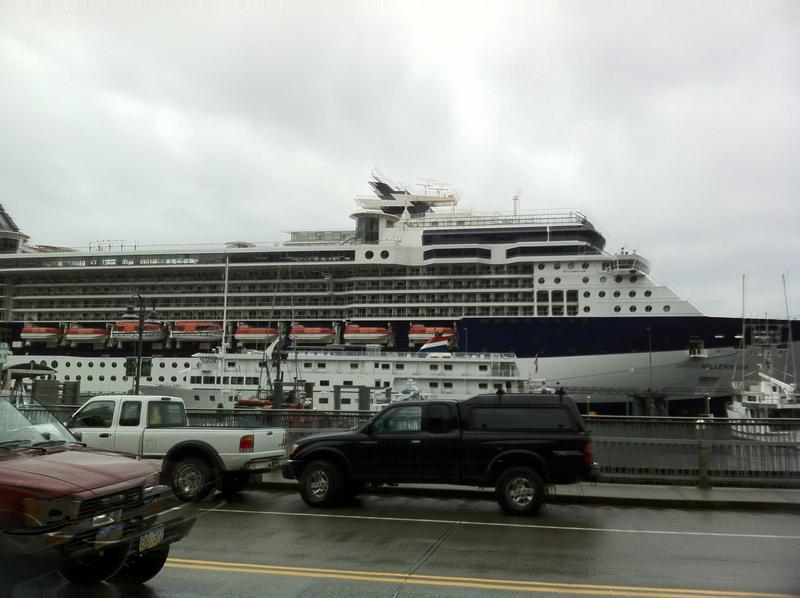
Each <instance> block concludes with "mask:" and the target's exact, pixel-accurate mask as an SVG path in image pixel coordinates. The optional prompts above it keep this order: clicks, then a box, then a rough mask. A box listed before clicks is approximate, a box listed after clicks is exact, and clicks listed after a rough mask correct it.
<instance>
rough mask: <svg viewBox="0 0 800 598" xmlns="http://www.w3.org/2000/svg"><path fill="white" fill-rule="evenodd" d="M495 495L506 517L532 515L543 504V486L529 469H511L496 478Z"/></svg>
mask: <svg viewBox="0 0 800 598" xmlns="http://www.w3.org/2000/svg"><path fill="white" fill-rule="evenodd" d="M495 495H496V496H497V502H498V504H499V505H500V508H501V509H503V511H505V512H506V513H507V514H508V515H534V514H536V513H538V512H539V509H540V508H541V507H542V503H543V502H544V498H545V486H544V482H542V478H541V476H540V475H539V474H538V473H536V472H535V471H533V470H532V469H531V468H529V467H511V468H509V469H507V470H506V471H504V472H503V473H502V474H501V475H500V477H499V478H497V484H496V486H495Z"/></svg>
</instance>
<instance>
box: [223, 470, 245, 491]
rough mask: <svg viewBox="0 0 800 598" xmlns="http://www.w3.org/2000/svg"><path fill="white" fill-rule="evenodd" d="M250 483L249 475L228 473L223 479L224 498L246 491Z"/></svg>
mask: <svg viewBox="0 0 800 598" xmlns="http://www.w3.org/2000/svg"><path fill="white" fill-rule="evenodd" d="M249 483H250V474H249V473H242V472H239V473H227V474H225V475H224V476H223V477H222V488H221V489H220V492H222V494H223V495H224V496H233V495H234V494H238V493H239V492H241V491H242V490H244V489H245V488H246V487H247V484H249Z"/></svg>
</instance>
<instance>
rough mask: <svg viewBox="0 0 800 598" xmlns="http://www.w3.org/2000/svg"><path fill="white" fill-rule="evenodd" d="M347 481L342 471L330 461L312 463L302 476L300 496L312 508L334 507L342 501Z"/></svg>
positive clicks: (305, 468)
mask: <svg viewBox="0 0 800 598" xmlns="http://www.w3.org/2000/svg"><path fill="white" fill-rule="evenodd" d="M345 484H346V481H345V479H344V474H343V473H342V471H341V469H339V467H338V466H337V465H335V464H334V463H331V462H329V461H312V462H311V463H309V464H308V465H306V466H305V467H304V468H303V473H302V474H300V496H301V497H302V498H303V500H304V501H305V503H306V504H307V505H309V506H311V507H332V506H335V505H337V504H339V503H340V502H341V501H342V498H343V497H344V493H345V488H346V486H345Z"/></svg>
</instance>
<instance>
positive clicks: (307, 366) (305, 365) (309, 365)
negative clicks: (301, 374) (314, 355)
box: [303, 361, 311, 369]
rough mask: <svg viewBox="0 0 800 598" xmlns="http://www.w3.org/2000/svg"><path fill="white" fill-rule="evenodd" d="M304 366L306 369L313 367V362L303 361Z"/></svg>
mask: <svg viewBox="0 0 800 598" xmlns="http://www.w3.org/2000/svg"><path fill="white" fill-rule="evenodd" d="M303 367H304V368H306V369H308V368H310V367H311V362H310V361H305V362H303Z"/></svg>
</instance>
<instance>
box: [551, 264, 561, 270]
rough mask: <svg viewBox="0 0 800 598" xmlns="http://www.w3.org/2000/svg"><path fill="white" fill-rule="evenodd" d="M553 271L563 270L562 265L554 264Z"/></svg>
mask: <svg viewBox="0 0 800 598" xmlns="http://www.w3.org/2000/svg"><path fill="white" fill-rule="evenodd" d="M553 270H561V264H553Z"/></svg>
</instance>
